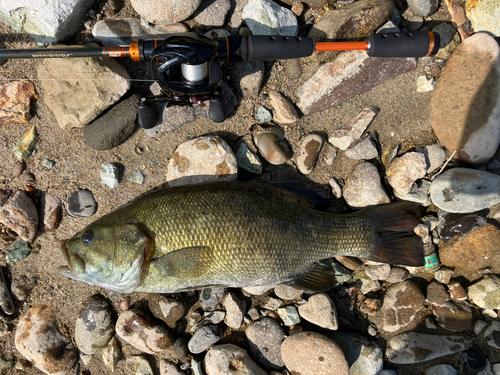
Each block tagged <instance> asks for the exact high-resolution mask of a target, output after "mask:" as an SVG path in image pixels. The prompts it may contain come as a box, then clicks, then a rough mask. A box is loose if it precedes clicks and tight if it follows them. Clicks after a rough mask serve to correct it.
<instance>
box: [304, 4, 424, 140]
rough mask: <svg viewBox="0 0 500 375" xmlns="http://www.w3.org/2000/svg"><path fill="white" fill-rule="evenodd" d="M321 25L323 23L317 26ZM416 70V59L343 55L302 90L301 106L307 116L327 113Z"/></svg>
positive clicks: (326, 64)
mask: <svg viewBox="0 0 500 375" xmlns="http://www.w3.org/2000/svg"><path fill="white" fill-rule="evenodd" d="M380 1H383V2H384V3H386V4H387V3H390V7H391V9H392V8H393V6H394V5H393V4H392V2H390V1H386V0H380ZM358 3H365V6H366V0H362V1H356V4H358ZM372 3H373V1H371V2H370V6H369V7H367V8H369V9H370V10H374V9H377V8H376V6H375V4H372ZM377 11H378V9H377ZM332 13H334V12H333V11H332V12H328V13H327V15H329V14H332ZM323 18H325V17H323ZM323 18H322V19H323ZM335 22H336V20H335ZM349 22H350V21H349ZM318 24H319V22H318V23H316V25H318ZM349 28H350V26H347V29H349ZM311 31H312V30H311ZM324 34H325V33H324ZM324 34H323V35H324ZM309 36H311V32H310V33H309ZM334 39H335V38H334ZM416 67H417V62H416V59H415V58H401V57H397V58H384V59H383V61H382V60H379V59H371V58H369V57H368V55H367V54H366V52H364V51H349V52H343V53H341V54H340V55H339V56H338V57H337V58H336V59H335V60H333V61H331V62H327V63H325V64H324V65H322V66H321V67H320V68H319V69H318V70H317V72H316V73H315V74H314V75H313V76H312V77H311V78H309V79H308V80H307V81H306V82H304V84H302V86H300V87H299V88H298V90H297V96H298V99H299V101H298V102H297V106H298V107H299V109H300V110H301V111H302V113H304V114H306V115H311V114H314V113H318V112H322V111H326V110H328V109H330V108H332V107H335V106H338V105H340V104H342V103H345V102H346V101H348V100H350V99H351V98H353V97H355V96H357V95H360V94H362V93H364V92H366V91H369V90H371V89H372V88H373V87H375V86H377V85H379V84H380V83H382V82H385V81H386V80H388V79H390V78H393V77H396V76H398V75H400V74H403V73H407V72H410V71H412V70H415V69H416ZM347 147H348V146H346V148H347Z"/></svg>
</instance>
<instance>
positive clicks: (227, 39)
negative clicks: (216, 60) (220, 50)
mask: <svg viewBox="0 0 500 375" xmlns="http://www.w3.org/2000/svg"><path fill="white" fill-rule="evenodd" d="M226 51H227V52H226V55H227V57H226V60H227V61H229V38H226Z"/></svg>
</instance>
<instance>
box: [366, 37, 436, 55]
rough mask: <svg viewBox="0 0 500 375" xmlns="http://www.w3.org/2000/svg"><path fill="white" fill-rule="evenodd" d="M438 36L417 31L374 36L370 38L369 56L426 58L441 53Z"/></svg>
mask: <svg viewBox="0 0 500 375" xmlns="http://www.w3.org/2000/svg"><path fill="white" fill-rule="evenodd" d="M440 47H441V39H440V37H439V35H438V34H436V33H432V32H427V31H417V32H397V33H380V34H372V35H370V36H369V37H368V50H367V53H368V56H371V57H424V56H432V55H434V54H436V53H437V51H439V48H440Z"/></svg>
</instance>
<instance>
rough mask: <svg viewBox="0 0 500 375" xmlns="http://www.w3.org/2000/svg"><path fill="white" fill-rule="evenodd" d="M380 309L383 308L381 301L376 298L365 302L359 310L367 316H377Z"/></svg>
mask: <svg viewBox="0 0 500 375" xmlns="http://www.w3.org/2000/svg"><path fill="white" fill-rule="evenodd" d="M380 307H382V303H381V302H380V300H378V299H375V298H367V299H365V300H364V301H363V303H362V304H361V306H360V307H359V309H360V310H361V312H363V313H365V314H368V315H371V316H375V315H377V313H378V311H379V310H380Z"/></svg>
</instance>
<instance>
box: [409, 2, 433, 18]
mask: <svg viewBox="0 0 500 375" xmlns="http://www.w3.org/2000/svg"><path fill="white" fill-rule="evenodd" d="M408 5H409V6H410V8H411V9H412V10H413V11H414V12H415V13H417V14H419V15H421V16H424V17H428V16H430V15H432V14H434V13H436V11H437V10H438V8H439V1H438V0H408Z"/></svg>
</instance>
